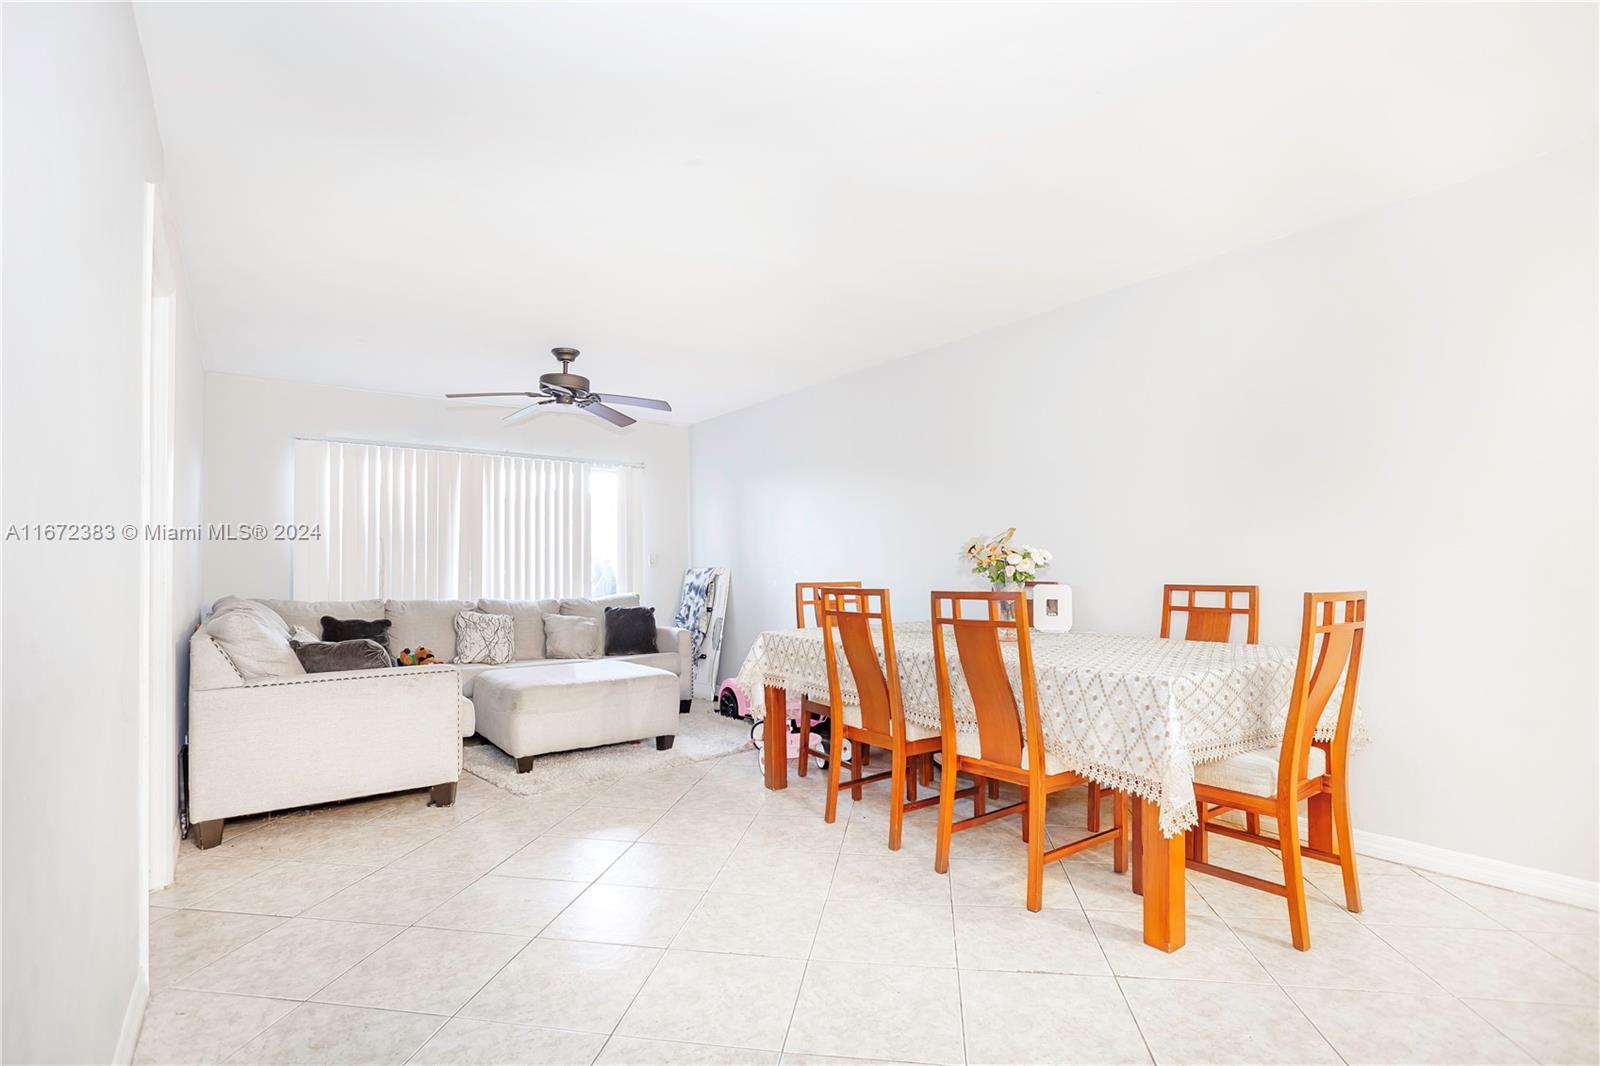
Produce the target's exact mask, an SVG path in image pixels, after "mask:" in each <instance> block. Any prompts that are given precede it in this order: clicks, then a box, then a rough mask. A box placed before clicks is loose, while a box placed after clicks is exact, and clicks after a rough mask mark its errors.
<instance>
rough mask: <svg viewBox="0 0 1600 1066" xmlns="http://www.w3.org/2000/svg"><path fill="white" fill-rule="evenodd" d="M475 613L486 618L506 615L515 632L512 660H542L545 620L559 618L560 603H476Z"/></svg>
mask: <svg viewBox="0 0 1600 1066" xmlns="http://www.w3.org/2000/svg"><path fill="white" fill-rule="evenodd" d="M478 610H480V611H485V612H487V613H489V614H509V615H510V616H511V627H512V629H513V630H514V631H515V634H514V643H515V646H514V647H513V648H512V650H511V657H512V658H513V659H516V660H519V661H524V660H528V659H543V658H544V616H545V615H547V614H560V613H561V601H560V600H479V601H478Z"/></svg>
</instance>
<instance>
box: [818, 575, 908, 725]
mask: <svg viewBox="0 0 1600 1066" xmlns="http://www.w3.org/2000/svg"><path fill="white" fill-rule="evenodd" d="M817 609H818V617H819V619H820V621H821V624H822V648H823V654H824V657H825V658H826V660H827V663H828V695H829V697H830V700H829V705H830V706H832V707H843V706H844V705H845V703H844V699H843V696H842V695H841V693H840V685H839V650H840V648H843V650H844V657H845V662H846V664H847V666H848V668H849V670H850V678H851V680H852V681H853V682H854V683H855V689H856V703H857V704H858V705H859V706H860V708H861V725H862V726H863V727H864V728H866V729H870V730H872V731H873V732H875V733H887V734H890V735H896V734H899V733H901V732H902V731H903V728H904V726H903V722H904V719H903V716H902V713H901V704H900V671H899V669H898V667H897V666H896V665H895V663H896V660H895V651H894V622H893V621H892V619H891V618H890V615H889V590H888V589H864V588H862V587H861V586H860V584H859V583H852V584H849V585H833V586H830V585H824V586H822V587H821V588H819V589H818V590H817ZM874 622H876V623H877V628H878V632H879V633H880V634H881V635H882V638H883V659H882V661H880V660H879V658H878V648H877V645H876V644H875V643H874V642H873V639H872V630H873V623H874ZM885 664H888V665H889V669H888V671H887V672H885V670H884V665H885Z"/></svg>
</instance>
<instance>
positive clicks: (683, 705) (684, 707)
mask: <svg viewBox="0 0 1600 1066" xmlns="http://www.w3.org/2000/svg"><path fill="white" fill-rule="evenodd" d="M693 702H694V701H693V700H679V701H678V713H679V714H688V713H689V705H690V704H692V703H693Z"/></svg>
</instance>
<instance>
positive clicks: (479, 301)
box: [138, 3, 1596, 432]
mask: <svg viewBox="0 0 1600 1066" xmlns="http://www.w3.org/2000/svg"><path fill="white" fill-rule="evenodd" d="M138 21H139V27H140V32H141V35H142V37H143V39H144V44H145V50H146V54H147V57H148V63H149V69H150V79H151V83H152V86H153V88H154V92H155V99H156V105H157V114H158V118H159V121H160V125H161V132H162V136H163V138H164V140H165V143H166V148H167V158H168V167H169V178H170V183H171V185H172V187H173V190H174V195H175V198H176V201H177V209H178V213H179V215H180V218H181V225H182V229H183V234H182V248H183V252H184V255H185V259H186V264H185V265H186V272H187V276H188V284H189V287H190V291H191V292H192V293H193V307H194V309H195V314H196V321H197V324H198V328H199V331H200V335H201V338H202V343H203V345H204V349H205V358H206V362H207V365H208V366H209V367H210V368H211V369H213V370H225V371H233V372H238V373H246V374H257V375H262V376H268V377H280V378H290V379H296V380H304V381H314V382H325V383H329V384H341V385H356V386H362V387H366V388H378V389H392V390H393V391H397V392H410V393H424V394H432V393H442V392H444V391H446V390H451V391H456V390H463V391H464V390H479V389H501V388H525V387H530V386H531V383H532V382H533V380H534V378H535V377H536V375H537V374H539V373H543V372H545V371H549V370H554V369H556V366H555V363H554V361H553V360H552V359H551V358H550V356H549V354H548V349H549V348H551V347H552V346H555V345H558V344H564V345H572V346H574V347H578V348H581V349H583V351H584V353H585V354H584V356H583V358H582V359H580V360H579V363H578V366H577V369H578V371H579V372H580V373H587V374H588V375H589V376H590V377H591V378H593V379H594V381H595V384H596V387H597V388H600V389H605V390H613V391H618V392H630V393H635V394H643V395H650V396H661V397H664V398H666V399H669V400H671V401H672V402H673V404H674V405H675V407H676V408H677V414H676V415H675V416H674V417H675V418H676V419H677V420H680V421H696V420H699V419H702V418H706V417H709V416H711V415H715V414H718V413H721V412H724V411H728V410H731V409H733V408H736V407H740V406H744V405H746V404H750V403H753V402H756V401H758V400H761V399H764V398H767V397H770V396H774V395H777V394H780V393H783V392H788V391H791V390H793V389H796V388H799V387H802V386H805V385H808V384H811V383H814V382H818V381H822V380H825V379H827V378H830V377H834V376H837V375H839V374H842V373H845V372H847V371H849V370H852V369H854V368H856V367H859V366H862V365H864V364H869V363H875V362H880V361H883V360H888V359H893V358H896V357H898V356H903V355H906V354H909V353H911V352H915V351H918V350H921V349H924V348H928V347H931V346H934V345H938V344H941V343H944V342H947V341H952V340H956V339H958V338H962V337H966V336H970V335H972V334H974V333H978V332H981V331H983V330H986V329H990V328H992V327H995V326H998V325H1002V324H1005V323H1008V322H1012V321H1015V320H1017V319H1020V318H1024V317H1026V316H1029V315H1032V314H1036V313H1038V312H1041V311H1045V310H1049V309H1051V308H1053V307H1057V306H1060V305H1061V304H1064V303H1067V302H1069V301H1071V300H1074V299H1078V298H1081V297H1083V296H1085V295H1088V294H1090V293H1094V292H1098V291H1103V290H1105V289H1108V288H1113V287H1116V286H1119V285H1124V284H1127V283H1129V282H1133V281H1137V280H1139V279H1142V278H1146V277H1150V276H1153V275H1155V274H1159V273H1163V272H1165V271H1169V270H1173V269H1175V268H1178V267H1181V266H1184V265H1186V264H1189V263H1192V262H1195V261H1197V260H1200V259H1203V258H1206V257H1209V256H1214V255H1217V254H1220V253H1223V252H1226V251H1228V250H1230V249H1233V248H1237V247H1240V246H1242V245H1246V244H1251V243H1255V242H1259V241H1262V240H1266V239H1270V238H1273V237H1276V236H1281V235H1283V234H1287V233H1291V232H1294V231H1296V230H1300V229H1304V228H1306V227H1309V226H1313V225H1316V224H1318V223H1321V222H1324V221H1327V220H1331V219H1334V218H1337V217H1339V216H1342V215H1346V214H1349V213H1351V212H1354V211H1357V210H1361V209H1363V208H1366V207H1371V206H1375V205H1378V204H1381V203H1386V202H1390V201H1393V200H1397V199H1400V198H1403V197H1406V196H1409V195H1412V194H1415V193H1418V192H1422V191H1425V190H1428V189H1432V188H1436V187H1439V186H1442V185H1445V184H1449V183H1451V182H1454V181H1459V180H1462V179H1464V178H1466V177H1470V176H1472V175H1474V174H1477V173H1480V172H1483V171H1485V170H1489V169H1493V168H1496V167H1501V166H1505V165H1509V164H1512V163H1515V162H1518V161H1521V160H1523V159H1526V158H1529V157H1532V156H1534V155H1538V154H1541V153H1543V152H1546V151H1550V150H1553V149H1555V148H1558V147H1561V146H1564V145H1566V144H1569V143H1572V142H1574V141H1576V140H1579V139H1582V138H1585V137H1590V136H1593V135H1594V131H1595V126H1596V93H1595V79H1596V70H1595V59H1594V56H1595V48H1594V41H1595V29H1596V18H1595V8H1594V6H1592V5H1565V6H1563V5H1553V4H1552V5H1542V4H1541V5H1532V4H1530V5H1520V6H1519V5H1504V6H1501V5H1468V4H1454V5H1438V6H1434V5H1411V4H1390V5H1365V4H1363V5H1340V4H1332V5H1278V6H1272V5H1260V6H1257V5H1241V6H1212V5H1193V6H1189V5H1174V6H1166V5H1135V4H1128V5H1104V6H1102V5H1081V6H1051V5H1044V4H1016V5H1011V4H999V3H986V4H970V5H968V4H939V5H936V4H860V5H852V4H793V5H778V4H772V5H754V4H752V5H718V4H704V5H701V4H650V5H639V6H634V5H616V4H586V5H579V4H548V5H538V6H532V5H530V6H513V5H466V4H461V5H440V6H434V5H403V4H371V5H367V4H295V5H289V4H284V5H271V4H263V5H246V4H238V5H228V4H141V5H139V7H138ZM1062 354H1063V356H1070V354H1071V353H1066V352H1064V353H1062ZM803 431H804V429H803V427H796V432H803Z"/></svg>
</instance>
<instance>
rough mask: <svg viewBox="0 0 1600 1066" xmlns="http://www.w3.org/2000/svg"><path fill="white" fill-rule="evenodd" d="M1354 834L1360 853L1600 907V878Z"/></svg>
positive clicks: (1499, 886)
mask: <svg viewBox="0 0 1600 1066" xmlns="http://www.w3.org/2000/svg"><path fill="white" fill-rule="evenodd" d="M1355 835H1356V854H1357V855H1370V856H1372V857H1373V858H1374V859H1384V860H1386V861H1388V862H1398V863H1402V864H1404V865H1406V866H1416V867H1419V868H1421V869H1423V870H1429V871H1431V872H1433V873H1436V874H1444V875H1446V876H1448V877H1459V878H1461V879H1462V880H1463V881H1476V882H1478V883H1479V884H1482V885H1493V886H1494V887H1495V888H1505V889H1509V890H1511V891H1512V892H1525V893H1527V894H1528V895H1530V896H1538V897H1539V898H1540V899H1549V900H1554V901H1556V902H1557V903H1567V904H1571V905H1572V906H1574V907H1587V908H1588V909H1589V910H1600V882H1595V881H1585V880H1584V879H1583V878H1581V877H1572V876H1569V875H1567V874H1558V873H1551V872H1550V871H1549V870H1540V869H1536V868H1534V867H1532V866H1519V865H1517V864H1516V863H1514V862H1504V861H1502V860H1500V859H1489V858H1485V857H1483V856H1482V855H1471V854H1468V853H1467V852H1464V851H1451V850H1450V849H1449V848H1438V847H1434V846H1433V845H1432V844H1419V843H1417V842H1416V841H1414V840H1402V839H1400V838H1399V837H1390V836H1384V835H1382V834H1381V833H1368V832H1365V831H1363V830H1360V829H1357V830H1356V833H1355Z"/></svg>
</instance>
